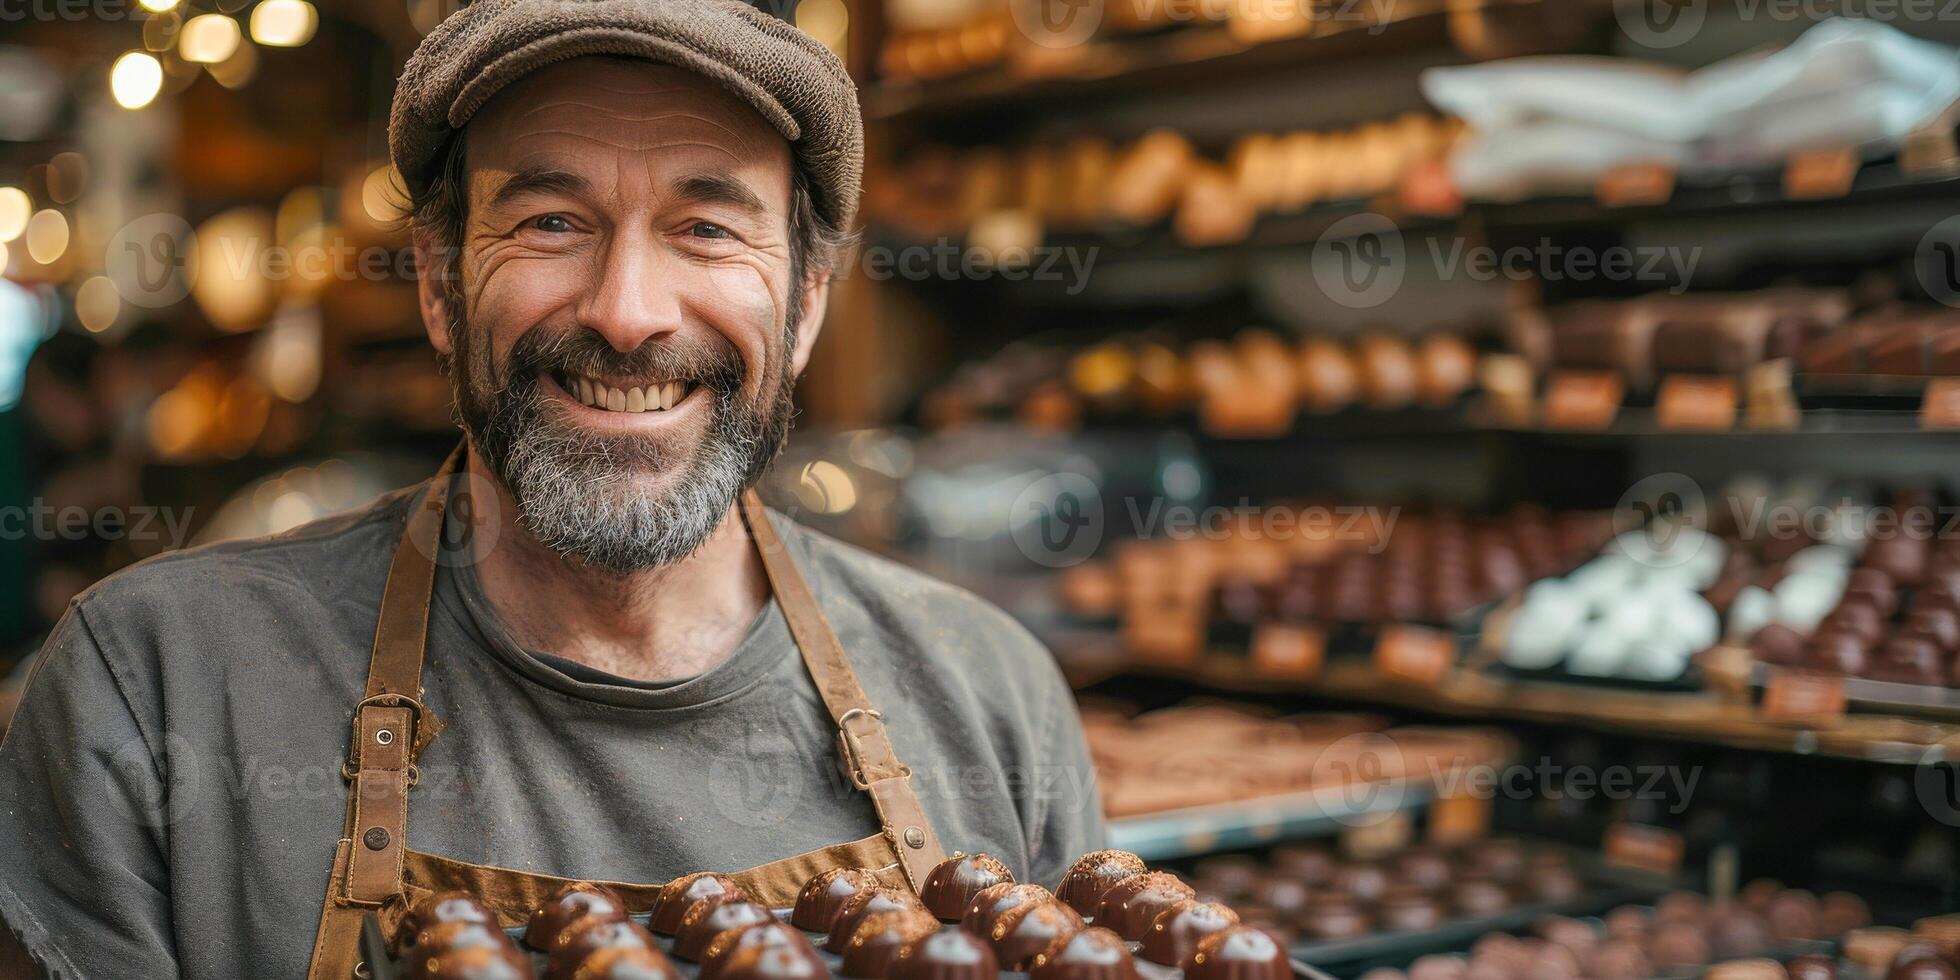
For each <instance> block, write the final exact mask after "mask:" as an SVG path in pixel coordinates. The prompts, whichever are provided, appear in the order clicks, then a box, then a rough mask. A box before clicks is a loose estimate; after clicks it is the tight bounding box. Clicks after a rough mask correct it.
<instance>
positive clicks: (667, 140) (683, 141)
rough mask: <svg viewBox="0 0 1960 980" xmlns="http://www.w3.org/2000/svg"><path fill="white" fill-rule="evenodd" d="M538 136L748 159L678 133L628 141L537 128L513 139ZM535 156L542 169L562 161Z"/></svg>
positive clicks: (736, 150)
mask: <svg viewBox="0 0 1960 980" xmlns="http://www.w3.org/2000/svg"><path fill="white" fill-rule="evenodd" d="M539 136H552V137H563V138H565V139H572V140H579V141H581V142H585V143H591V144H594V145H597V146H602V147H605V148H607V149H614V150H629V151H632V152H635V153H646V152H650V151H653V150H680V149H703V150H711V151H713V152H715V153H719V154H722V155H723V156H727V157H732V158H734V159H737V160H746V159H747V157H746V156H745V155H744V154H743V153H742V152H741V149H742V148H738V147H731V146H729V145H728V144H726V143H721V142H717V141H715V140H704V139H698V138H697V139H689V138H684V137H682V136H680V135H679V134H671V135H665V136H662V135H655V136H652V137H647V138H640V139H627V138H625V137H622V136H620V135H618V134H616V133H586V132H580V131H578V130H576V129H540V130H533V131H531V132H528V133H522V134H519V135H518V136H516V137H515V139H519V140H523V139H530V138H534V137H539ZM537 154H538V155H537V156H536V158H535V160H534V165H539V166H542V165H545V164H550V163H558V162H562V161H561V160H558V159H554V158H552V157H550V156H549V155H546V154H544V153H543V151H537Z"/></svg>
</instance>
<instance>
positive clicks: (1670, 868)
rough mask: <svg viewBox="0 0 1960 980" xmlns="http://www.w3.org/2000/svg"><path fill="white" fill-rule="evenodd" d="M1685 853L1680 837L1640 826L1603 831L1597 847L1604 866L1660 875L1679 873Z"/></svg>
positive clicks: (1660, 828)
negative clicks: (1614, 866)
mask: <svg viewBox="0 0 1960 980" xmlns="http://www.w3.org/2000/svg"><path fill="white" fill-rule="evenodd" d="M1687 850H1688V845H1687V843H1686V842H1685V841H1683V840H1682V839H1681V835H1680V834H1678V833H1676V832H1674V831H1672V830H1668V829H1666V828H1664V827H1654V826H1649V825H1647V824H1640V823H1616V824H1614V825H1612V826H1611V827H1608V828H1606V841H1605V843H1604V845H1603V846H1602V847H1601V851H1602V853H1603V854H1604V856H1605V858H1606V863H1608V864H1615V865H1618V866H1620V867H1622V868H1633V869H1635V870H1638V871H1651V872H1653V873H1655V874H1661V875H1671V874H1674V873H1676V872H1678V871H1680V870H1681V858H1682V857H1683V856H1684V855H1685V854H1686V853H1687Z"/></svg>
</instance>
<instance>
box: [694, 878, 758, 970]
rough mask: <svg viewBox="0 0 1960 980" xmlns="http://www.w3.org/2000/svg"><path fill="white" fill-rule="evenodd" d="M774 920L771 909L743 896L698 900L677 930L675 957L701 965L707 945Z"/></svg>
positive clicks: (729, 895)
mask: <svg viewBox="0 0 1960 980" xmlns="http://www.w3.org/2000/svg"><path fill="white" fill-rule="evenodd" d="M775 918H776V917H775V916H773V915H770V914H769V910H768V909H766V908H763V907H762V906H760V905H757V904H756V903H754V902H751V901H749V900H748V899H746V898H743V897H742V896H741V894H740V893H736V894H721V895H716V896H714V897H712V898H705V899H697V900H696V901H695V902H694V904H693V905H690V906H688V907H687V914H685V915H683V916H681V922H680V925H679V926H678V927H676V928H675V929H674V949H673V953H674V955H675V956H678V957H680V958H681V959H684V960H687V961H689V962H700V960H701V954H703V953H706V952H707V951H708V944H709V943H711V942H713V941H714V939H715V937H716V936H719V935H721V934H722V933H723V932H726V931H728V930H730V929H734V928H738V927H740V926H746V925H752V924H754V923H757V922H773V921H775Z"/></svg>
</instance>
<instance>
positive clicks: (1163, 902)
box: [1035, 871, 1198, 952]
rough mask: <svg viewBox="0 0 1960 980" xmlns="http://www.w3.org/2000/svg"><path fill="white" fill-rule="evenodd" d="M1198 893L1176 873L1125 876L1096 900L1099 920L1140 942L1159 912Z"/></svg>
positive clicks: (1129, 938) (1101, 923) (1130, 938)
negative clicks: (1099, 899) (1179, 878)
mask: <svg viewBox="0 0 1960 980" xmlns="http://www.w3.org/2000/svg"><path fill="white" fill-rule="evenodd" d="M1196 897H1198V894H1197V892H1195V891H1193V890H1192V888H1191V886H1190V885H1187V884H1185V883H1184V882H1182V881H1179V880H1178V878H1177V876H1176V875H1173V874H1170V873H1168V872H1164V871H1149V872H1145V873H1144V874H1140V875H1134V876H1132V877H1129V878H1125V879H1123V880H1122V881H1119V882H1117V883H1116V884H1115V885H1112V886H1110V887H1109V888H1108V889H1107V890H1105V891H1104V892H1103V895H1102V900H1101V901H1099V902H1097V903H1096V924H1097V925H1100V926H1102V927H1103V928H1105V929H1109V930H1111V931H1113V932H1115V933H1116V934H1117V935H1119V936H1122V937H1123V938H1124V939H1127V940H1129V941H1130V942H1137V941H1139V940H1141V939H1143V934H1144V933H1145V932H1147V931H1149V929H1150V924H1151V923H1153V922H1155V921H1157V915H1158V914H1159V913H1161V912H1163V911H1164V910H1165V909H1167V908H1170V907H1171V906H1173V905H1176V904H1177V903H1179V902H1181V901H1184V900H1185V899H1189V898H1196ZM1035 952H1040V950H1036V951H1035Z"/></svg>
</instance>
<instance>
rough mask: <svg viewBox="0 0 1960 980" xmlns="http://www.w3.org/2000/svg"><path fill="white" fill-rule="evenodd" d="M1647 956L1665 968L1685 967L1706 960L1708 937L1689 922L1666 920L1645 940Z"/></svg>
mask: <svg viewBox="0 0 1960 980" xmlns="http://www.w3.org/2000/svg"><path fill="white" fill-rule="evenodd" d="M1647 958H1648V959H1651V960H1653V961H1654V965H1655V966H1657V967H1659V968H1661V969H1663V970H1666V969H1687V968H1689V967H1698V966H1701V965H1703V964H1705V963H1707V962H1708V939H1707V938H1706V937H1705V936H1703V935H1702V934H1701V929H1700V928H1699V927H1697V926H1696V925H1694V924H1693V923H1689V922H1667V923H1663V924H1662V925H1661V927H1660V928H1658V929H1655V930H1654V935H1653V938H1651V939H1649V940H1648V941H1647Z"/></svg>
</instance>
